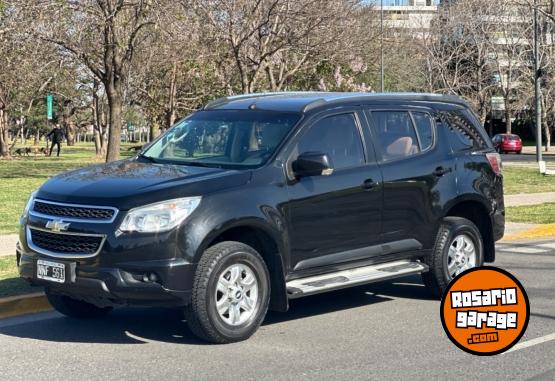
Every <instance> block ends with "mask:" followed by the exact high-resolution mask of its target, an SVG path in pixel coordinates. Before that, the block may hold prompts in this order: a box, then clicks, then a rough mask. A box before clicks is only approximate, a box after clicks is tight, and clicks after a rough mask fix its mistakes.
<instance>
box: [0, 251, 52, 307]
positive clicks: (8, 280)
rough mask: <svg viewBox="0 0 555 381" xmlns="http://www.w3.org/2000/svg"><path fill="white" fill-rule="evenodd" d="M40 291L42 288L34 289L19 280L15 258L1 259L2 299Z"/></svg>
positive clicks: (0, 292)
mask: <svg viewBox="0 0 555 381" xmlns="http://www.w3.org/2000/svg"><path fill="white" fill-rule="evenodd" d="M40 291H42V287H32V286H31V285H29V283H27V281H25V280H23V279H21V278H19V274H18V272H17V265H16V263H15V256H13V255H10V256H7V257H0V298H3V297H6V296H15V295H22V294H29V293H32V292H40Z"/></svg>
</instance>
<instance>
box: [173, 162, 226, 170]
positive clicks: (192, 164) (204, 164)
mask: <svg viewBox="0 0 555 381" xmlns="http://www.w3.org/2000/svg"><path fill="white" fill-rule="evenodd" d="M172 164H178V165H190V166H191V167H205V168H214V167H216V168H222V166H221V165H218V164H212V163H210V164H208V163H203V162H202V161H193V160H179V161H174V162H173V163H172Z"/></svg>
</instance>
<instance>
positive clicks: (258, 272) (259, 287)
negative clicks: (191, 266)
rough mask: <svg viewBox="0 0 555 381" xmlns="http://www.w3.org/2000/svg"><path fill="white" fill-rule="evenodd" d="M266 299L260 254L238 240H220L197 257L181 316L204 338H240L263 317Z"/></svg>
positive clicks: (252, 330)
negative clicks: (188, 301) (185, 306)
mask: <svg viewBox="0 0 555 381" xmlns="http://www.w3.org/2000/svg"><path fill="white" fill-rule="evenodd" d="M269 300H270V276H269V274H268V269H267V267H266V265H265V263H264V260H263V259H262V257H261V256H260V254H258V252H257V251H256V250H254V249H253V248H252V247H250V246H248V245H245V244H243V243H240V242H231V241H227V242H220V243H218V244H216V245H214V246H212V247H210V248H209V249H207V250H206V251H205V252H204V253H203V255H202V257H201V259H200V262H199V264H198V267H197V270H196V273H195V280H194V284H193V291H192V296H191V304H190V305H189V306H187V308H186V309H185V317H186V319H187V324H188V325H189V328H190V329H191V331H192V332H193V333H194V334H195V335H196V336H197V337H199V338H201V339H203V340H205V341H209V342H212V343H218V344H225V343H231V342H236V341H242V340H246V339H248V338H249V337H250V336H252V335H253V334H254V333H255V332H256V330H257V329H258V327H259V326H260V324H261V323H262V321H263V320H264V317H265V316H266V312H267V311H268V303H269Z"/></svg>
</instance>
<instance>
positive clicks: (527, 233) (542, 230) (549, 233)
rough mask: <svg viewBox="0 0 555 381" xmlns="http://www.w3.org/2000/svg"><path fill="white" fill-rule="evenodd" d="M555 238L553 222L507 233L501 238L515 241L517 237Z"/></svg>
mask: <svg viewBox="0 0 555 381" xmlns="http://www.w3.org/2000/svg"><path fill="white" fill-rule="evenodd" d="M550 237H553V238H554V239H555V224H543V225H538V226H535V227H533V228H530V229H526V230H524V231H521V232H518V233H513V234H508V235H507V236H505V237H504V238H503V240H505V241H516V240H519V239H533V238H550Z"/></svg>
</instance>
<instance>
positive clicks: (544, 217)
mask: <svg viewBox="0 0 555 381" xmlns="http://www.w3.org/2000/svg"><path fill="white" fill-rule="evenodd" d="M506 212H507V220H508V221H510V222H526V223H531V224H552V223H555V203H546V204H541V205H530V206H515V207H511V208H507V210H506Z"/></svg>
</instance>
